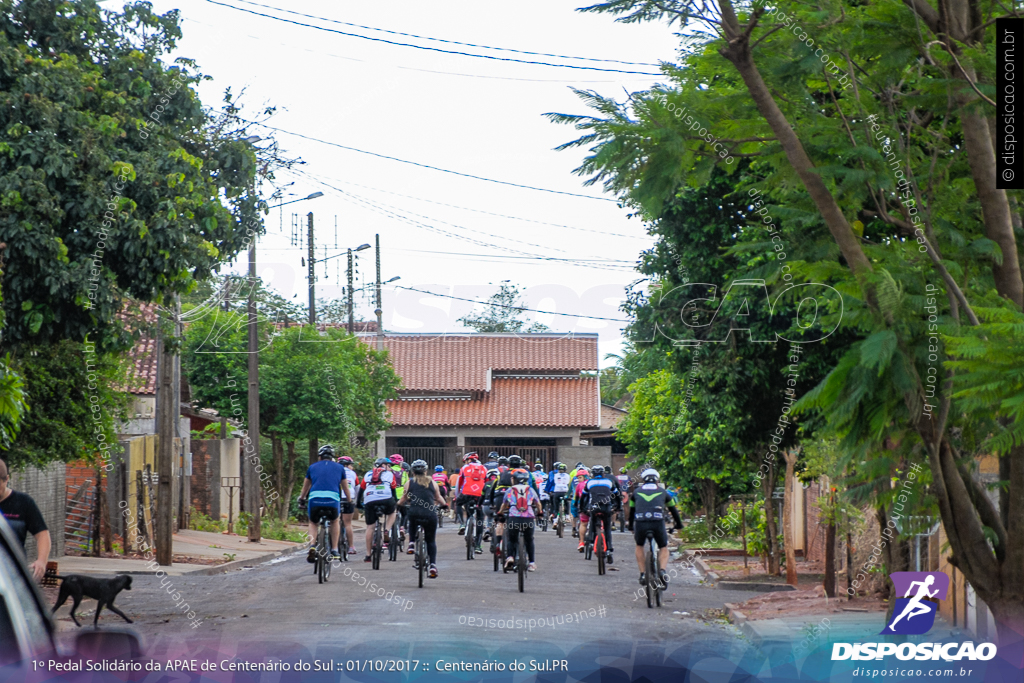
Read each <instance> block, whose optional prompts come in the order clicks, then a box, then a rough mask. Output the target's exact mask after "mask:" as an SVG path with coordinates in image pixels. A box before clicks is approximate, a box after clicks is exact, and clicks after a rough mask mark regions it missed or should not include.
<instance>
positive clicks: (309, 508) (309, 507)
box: [306, 501, 320, 545]
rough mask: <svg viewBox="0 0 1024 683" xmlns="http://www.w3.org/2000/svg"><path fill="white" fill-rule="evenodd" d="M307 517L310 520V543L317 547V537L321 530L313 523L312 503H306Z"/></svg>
mask: <svg viewBox="0 0 1024 683" xmlns="http://www.w3.org/2000/svg"><path fill="white" fill-rule="evenodd" d="M306 517H307V519H309V542H310V544H311V545H316V535H317V534H318V533H320V529H319V527H318V526H317V522H314V521H313V503H312V502H311V501H310V502H307V503H306ZM317 521H319V518H317Z"/></svg>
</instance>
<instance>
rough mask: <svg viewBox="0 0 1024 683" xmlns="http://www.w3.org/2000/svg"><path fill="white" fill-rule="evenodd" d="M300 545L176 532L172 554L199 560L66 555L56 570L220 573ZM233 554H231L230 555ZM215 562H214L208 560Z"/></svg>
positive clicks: (257, 562)
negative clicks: (166, 562) (164, 562)
mask: <svg viewBox="0 0 1024 683" xmlns="http://www.w3.org/2000/svg"><path fill="white" fill-rule="evenodd" d="M302 547H303V545H302V544H299V543H291V542H289V541H273V540H270V539H266V538H264V539H263V540H262V541H260V542H259V543H250V542H249V539H248V538H246V537H245V536H235V535H233V534H220V533H214V532H208V531H192V530H185V531H179V532H178V533H176V534H174V536H173V545H172V553H173V554H174V555H175V556H187V557H190V558H196V559H197V560H200V562H199V563H195V564H191V563H179V562H175V563H174V564H172V565H171V566H170V567H152V566H149V564H150V563H149V562H147V561H146V560H142V559H134V558H115V557H76V556H70V555H65V556H63V557H61V558H59V559H58V560H57V562H58V573H59V574H60V575H61V576H67V575H69V574H106V575H110V576H112V575H114V574H156V572H157V571H158V570H161V571H164V572H166V573H167V574H168V575H169V576H180V575H182V574H196V575H204V574H220V573H223V572H227V571H231V570H233V569H240V568H241V567H243V566H247V565H253V564H259V563H260V562H266V561H267V560H271V559H273V558H275V557H278V556H280V555H284V554H286V553H291V552H295V551H296V550H299V549H301V548H302ZM232 556H233V557H232ZM211 561H217V562H215V563H214V562H211Z"/></svg>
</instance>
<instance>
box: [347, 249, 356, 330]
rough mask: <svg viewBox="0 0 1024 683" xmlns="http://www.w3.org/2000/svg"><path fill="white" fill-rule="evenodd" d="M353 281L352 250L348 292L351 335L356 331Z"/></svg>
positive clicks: (349, 253) (350, 251)
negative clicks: (353, 310)
mask: <svg viewBox="0 0 1024 683" xmlns="http://www.w3.org/2000/svg"><path fill="white" fill-rule="evenodd" d="M353 279H354V278H353V274H352V250H351V249H349V250H348V290H347V293H348V333H349V334H352V331H353V330H354V329H355V323H354V321H353V313H352V308H353V303H354V302H353V297H354V295H355V292H353V291H352V280H353Z"/></svg>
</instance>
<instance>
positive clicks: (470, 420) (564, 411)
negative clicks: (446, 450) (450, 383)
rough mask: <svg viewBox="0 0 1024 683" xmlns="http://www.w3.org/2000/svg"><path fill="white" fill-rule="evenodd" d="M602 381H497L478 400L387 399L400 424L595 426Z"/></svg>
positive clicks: (395, 424)
mask: <svg viewBox="0 0 1024 683" xmlns="http://www.w3.org/2000/svg"><path fill="white" fill-rule="evenodd" d="M597 397H598V389H597V379H596V378H593V377H584V378H574V379H504V378H499V379H495V380H494V381H493V383H492V385H491V391H490V392H488V393H485V394H484V395H483V396H482V397H481V398H476V399H449V400H438V399H398V400H393V401H388V402H387V406H388V409H389V411H390V414H391V421H392V423H393V424H394V426H396V427H425V426H434V427H437V426H446V427H447V426H456V425H458V426H492V427H501V426H509V427H596V426H597V425H598V423H599V415H598V400H597Z"/></svg>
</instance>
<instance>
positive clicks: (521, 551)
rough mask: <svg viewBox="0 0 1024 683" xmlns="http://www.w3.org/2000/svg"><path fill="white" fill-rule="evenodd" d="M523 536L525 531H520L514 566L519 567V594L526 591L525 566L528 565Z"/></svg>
mask: <svg viewBox="0 0 1024 683" xmlns="http://www.w3.org/2000/svg"><path fill="white" fill-rule="evenodd" d="M525 536H526V532H525V531H520V532H519V543H518V544H517V546H518V547H517V549H516V554H517V555H518V557H517V558H516V564H517V565H518V567H519V592H520V593H523V592H525V591H526V565H527V563H528V558H527V556H526V539H525Z"/></svg>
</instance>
